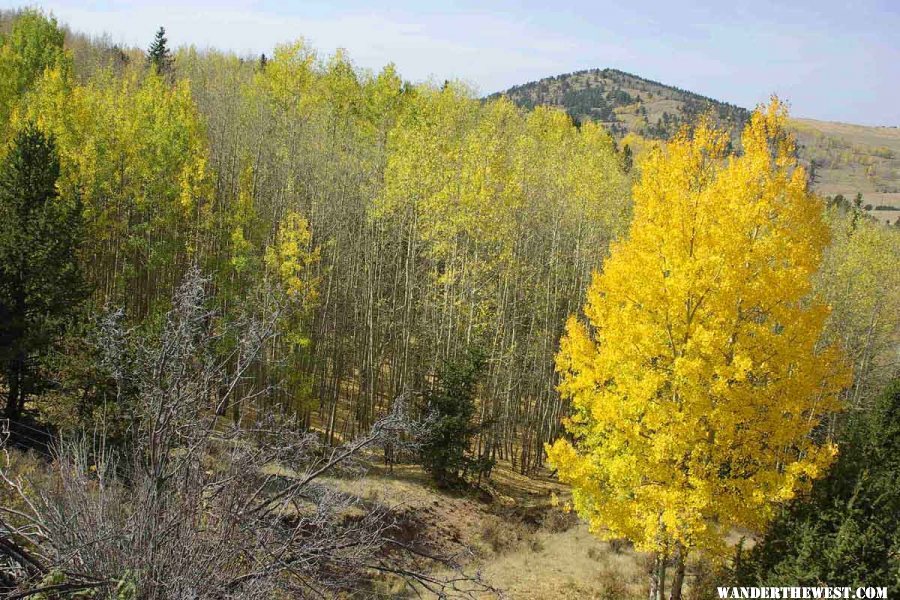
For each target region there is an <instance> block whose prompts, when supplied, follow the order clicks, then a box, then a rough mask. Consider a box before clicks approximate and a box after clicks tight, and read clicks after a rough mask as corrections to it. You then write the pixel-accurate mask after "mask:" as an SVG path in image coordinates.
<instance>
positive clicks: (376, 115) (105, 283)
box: [0, 11, 900, 472]
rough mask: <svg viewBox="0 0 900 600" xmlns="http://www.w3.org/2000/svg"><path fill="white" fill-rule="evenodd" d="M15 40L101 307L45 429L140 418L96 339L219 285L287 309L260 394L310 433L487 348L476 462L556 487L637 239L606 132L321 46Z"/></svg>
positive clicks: (868, 347) (837, 240) (52, 402)
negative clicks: (580, 353)
mask: <svg viewBox="0 0 900 600" xmlns="http://www.w3.org/2000/svg"><path fill="white" fill-rule="evenodd" d="M6 29H8V33H7V34H6V35H4V38H3V45H2V48H0V57H2V62H0V69H2V70H3V72H4V74H5V76H4V78H3V81H4V88H3V90H2V92H3V93H2V102H0V110H2V112H3V114H4V115H6V120H5V121H4V123H3V136H4V139H6V140H12V139H13V137H14V136H15V134H16V132H18V131H21V130H22V129H24V128H26V127H28V126H29V125H30V124H34V125H35V126H36V127H37V128H38V129H39V130H40V131H42V132H44V133H45V134H46V135H47V136H49V137H50V138H52V140H54V144H55V147H56V149H57V152H58V155H59V163H60V170H59V181H58V185H57V188H58V191H59V194H60V199H61V202H64V203H69V204H72V205H74V204H75V203H77V204H78V206H79V207H80V209H79V210H80V211H81V213H82V215H81V216H82V221H83V229H84V231H83V235H81V236H80V238H81V240H82V241H81V242H80V244H79V248H78V251H77V252H76V253H75V256H76V257H77V265H78V268H79V270H80V272H81V273H82V274H83V278H84V282H85V285H86V288H87V289H88V290H90V294H89V296H88V298H87V301H86V303H85V304H84V308H83V310H82V311H81V313H80V316H79V318H78V320H79V321H80V323H81V325H80V326H79V327H75V328H70V329H69V337H68V338H66V339H64V340H62V342H61V343H62V348H63V352H62V353H61V354H60V352H56V353H53V354H52V361H53V364H50V362H48V361H50V360H51V358H49V357H50V356H51V355H50V354H48V355H47V356H45V357H43V358H41V357H37V356H35V357H34V358H35V359H36V360H37V359H38V358H40V361H38V362H41V361H43V362H42V363H41V364H42V366H41V368H40V369H36V370H34V378H38V377H40V378H43V379H44V380H45V381H46V382H48V383H50V384H52V385H50V386H49V388H50V389H49V390H47V391H46V393H42V394H41V395H33V396H32V397H31V398H30V402H31V404H29V405H28V406H29V407H30V408H32V409H33V410H35V411H37V412H38V413H40V414H43V415H45V416H46V417H47V418H51V419H52V420H53V421H54V422H56V423H57V424H58V425H59V426H62V427H67V426H80V425H83V424H85V423H90V422H92V420H93V419H95V418H96V417H98V416H99V414H98V411H100V412H104V411H105V412H108V411H111V410H112V411H113V412H115V411H114V403H113V404H112V405H111V403H110V402H108V398H107V396H106V395H105V392H104V391H103V387H102V386H97V385H96V382H93V381H91V379H90V377H91V375H90V372H91V369H90V368H89V367H88V366H86V365H87V364H88V363H89V361H88V360H87V358H86V357H84V356H81V355H79V351H78V348H80V347H81V344H79V343H78V341H77V340H78V339H80V338H79V336H82V335H84V334H85V330H86V329H88V328H89V325H90V322H91V321H92V317H91V315H96V314H99V313H101V312H102V311H103V310H104V309H105V308H109V307H121V308H123V310H124V312H125V314H126V315H127V319H128V320H129V322H131V323H133V324H135V325H140V326H142V327H145V328H148V329H151V328H152V327H154V326H156V324H157V323H158V321H159V319H160V316H161V315H162V314H164V312H165V311H166V310H167V309H168V308H169V302H170V300H169V299H170V298H171V297H172V293H173V291H174V289H175V288H176V286H177V284H178V282H179V281H180V280H181V279H182V277H183V274H184V273H185V272H186V270H187V269H188V268H189V267H190V266H191V265H197V266H199V267H200V268H201V269H202V271H203V272H204V273H206V274H208V276H210V277H211V278H212V285H213V288H214V301H215V303H216V305H217V308H218V309H219V310H220V312H221V314H222V315H224V317H223V318H224V319H226V320H238V319H242V318H246V317H248V316H251V315H254V314H258V313H259V312H260V311H262V310H265V309H267V308H268V306H267V305H266V303H267V302H273V301H277V302H278V303H279V304H280V305H281V306H283V309H282V312H281V320H280V330H279V332H278V334H277V335H275V336H273V339H272V340H270V342H269V346H268V348H267V351H266V352H265V353H263V354H262V358H261V359H259V360H258V361H257V363H256V364H255V365H254V367H253V369H254V372H253V377H252V378H249V379H248V382H246V383H245V384H243V385H248V386H249V385H257V386H274V387H275V388H276V392H275V393H274V394H273V395H272V397H273V398H274V400H273V402H274V404H277V406H278V409H277V410H279V411H285V412H287V413H288V414H291V415H293V416H295V417H296V418H297V419H298V421H299V422H300V423H301V424H302V425H303V426H312V427H317V428H320V429H321V430H322V431H324V433H325V435H326V436H327V438H328V439H330V440H334V439H339V438H344V437H348V436H353V435H354V434H355V433H357V432H359V431H362V430H365V429H366V428H367V427H368V426H370V425H371V423H372V422H373V421H374V419H375V418H376V417H377V415H379V414H381V413H383V412H384V411H385V410H387V408H388V405H389V404H390V401H391V398H393V397H395V396H397V395H398V394H400V393H402V392H404V391H410V390H417V391H425V390H429V389H431V387H432V386H434V385H435V382H436V375H437V374H438V373H440V372H441V371H442V370H443V369H444V368H445V366H446V364H447V363H448V362H452V361H454V360H458V359H461V358H463V357H464V356H465V355H466V353H467V352H468V351H469V350H471V349H473V348H477V349H479V350H480V351H481V352H482V353H483V354H484V356H485V368H484V369H483V374H482V376H481V381H480V384H481V385H480V387H479V396H480V398H479V403H478V410H477V411H476V417H475V418H476V419H477V421H478V422H477V426H478V432H479V433H478V435H477V436H475V442H474V447H473V449H472V450H473V452H474V453H475V454H476V455H477V456H478V457H479V458H482V459H491V460H493V459H507V460H510V461H512V462H513V463H514V464H515V466H516V467H517V468H519V469H521V470H522V471H524V472H527V471H529V470H531V469H533V468H535V467H538V466H540V465H541V464H542V461H543V446H544V444H545V443H547V442H550V441H552V440H553V439H555V438H556V437H557V435H558V434H559V432H560V425H559V423H560V418H561V417H562V416H564V415H565V414H566V412H567V410H568V409H567V406H566V404H565V403H564V401H562V400H561V399H560V397H559V395H558V393H557V391H556V386H557V376H556V373H555V371H554V366H553V356H554V354H555V353H556V351H557V348H558V340H559V337H560V334H561V332H562V327H563V324H564V322H565V319H566V317H567V315H569V314H572V313H575V312H577V311H578V309H579V306H580V304H581V301H582V298H583V296H584V292H585V289H586V285H587V283H588V281H589V279H590V274H591V272H592V270H594V269H597V268H598V267H599V266H600V265H601V263H602V260H603V257H604V255H605V252H606V248H607V247H608V244H609V242H610V240H612V239H614V238H616V236H618V235H619V234H620V233H621V232H622V231H623V229H624V227H625V225H626V224H627V222H628V220H629V211H630V208H629V207H630V198H629V196H630V193H629V186H630V183H629V176H628V175H627V174H626V173H624V170H623V165H624V164H625V163H626V159H627V162H630V156H624V155H622V154H620V153H617V151H616V148H615V145H614V143H613V141H612V139H611V138H610V136H609V135H608V134H607V133H606V132H605V131H604V130H603V129H602V128H601V127H600V126H598V125H595V124H592V123H584V124H583V125H581V126H580V127H575V126H574V125H573V123H572V121H571V119H570V118H569V117H568V116H567V115H565V113H563V112H561V111H556V110H552V109H548V108H538V109H536V110H534V111H532V112H528V113H526V112H523V111H522V110H520V109H518V108H516V107H515V106H514V105H513V104H512V103H510V102H509V101H507V100H504V99H495V100H491V101H488V102H481V101H479V100H478V99H476V98H475V97H473V95H472V94H471V93H470V92H469V91H468V90H466V89H465V88H463V87H461V86H459V85H457V84H453V83H447V84H445V85H443V86H431V85H422V86H413V85H411V84H409V83H407V82H404V81H403V80H402V79H401V78H400V76H399V75H398V74H397V73H396V71H395V69H394V68H393V67H392V66H390V65H389V66H387V67H385V68H384V69H383V70H382V71H381V72H379V73H367V72H363V71H361V70H359V69H357V68H355V67H354V65H353V64H352V62H350V60H349V59H348V58H347V57H346V56H345V55H343V54H342V53H338V54H336V55H334V56H330V57H325V58H323V57H320V56H318V55H317V54H316V53H315V52H314V51H313V50H312V49H310V48H309V47H308V46H306V45H305V44H304V43H302V42H296V43H293V44H288V45H283V46H279V47H278V48H276V50H275V52H274V54H273V55H272V56H271V57H266V56H262V57H260V58H258V59H257V58H253V59H248V58H242V57H238V56H236V55H233V54H227V53H220V52H215V51H205V52H200V51H197V50H194V49H190V48H189V49H182V50H179V51H178V52H177V53H174V54H173V53H171V51H170V50H169V49H168V47H167V46H166V41H165V38H164V36H160V37H158V39H157V40H156V41H155V42H154V50H153V52H152V60H151V59H150V58H147V57H145V56H144V54H142V53H139V52H137V51H134V50H127V49H124V50H123V49H121V48H118V47H115V46H113V45H110V44H108V43H106V42H104V41H103V40H99V41H98V40H86V39H85V38H83V37H78V36H73V35H71V34H69V35H68V37H67V35H66V34H65V33H64V32H63V31H62V30H61V29H60V28H59V26H58V25H57V24H56V23H55V21H53V20H52V19H49V18H47V17H45V16H43V15H41V14H39V13H36V12H33V11H26V12H24V13H21V14H19V15H18V16H17V17H16V18H15V19H14V20H13V21H12V22H11V24H10V25H9V26H8V27H6ZM160 38H161V39H160ZM67 40H69V41H67ZM69 46H73V47H74V49H73V48H70V47H69ZM88 48H90V49H91V51H88ZM75 56H78V57H80V58H79V60H77V61H76V60H74V58H73V57H75ZM858 212H859V211H858V210H856V209H848V208H847V207H843V208H839V207H835V208H833V209H832V210H831V212H830V220H831V225H832V231H833V234H834V242H833V243H832V244H831V246H830V247H829V250H828V255H827V257H826V261H825V267H824V269H823V271H822V273H821V276H820V280H819V284H818V287H819V291H820V293H822V294H824V295H825V297H826V299H827V300H828V301H829V303H830V304H831V305H832V307H833V309H834V310H833V313H832V316H831V322H830V325H829V329H828V330H827V335H828V336H831V337H833V338H835V339H839V340H840V341H841V342H842V343H843V344H844V345H845V346H846V348H847V350H848V353H849V355H850V356H851V357H852V358H853V360H854V366H855V373H856V378H855V383H854V387H853V390H852V392H851V399H852V402H853V404H854V405H860V404H864V403H865V402H866V401H867V399H869V398H871V397H872V394H873V393H874V390H876V389H877V387H878V385H879V384H880V383H883V382H884V381H886V380H887V379H889V378H890V376H891V375H892V374H893V373H895V372H896V360H895V357H894V356H893V355H892V353H891V348H892V345H891V344H892V343H894V340H895V337H894V336H896V333H897V315H898V314H900V310H898V309H900V307H898V299H897V294H896V293H894V290H896V289H897V273H896V269H894V268H893V267H894V266H895V265H896V256H897V254H898V243H897V236H896V235H895V234H894V232H890V231H883V230H882V229H880V228H878V227H875V226H873V225H872V224H870V223H868V222H866V220H865V219H860V218H859V214H858ZM891 257H894V258H891ZM272 298H274V300H273V299H272ZM59 347H60V346H59V345H57V348H59ZM81 354H83V352H82V353H81ZM75 355H78V356H77V357H75ZM60 356H62V357H64V358H65V359H66V360H62V359H61V358H60ZM76 358H77V360H76ZM29 360H30V359H29ZM61 361H62V363H64V365H65V366H61ZM67 361H68V362H67ZM8 385H9V384H8V382H4V386H6V387H8ZM36 389H37V388H36ZM111 406H112V408H111ZM271 408H272V410H276V409H275V407H274V405H273V406H272V407H271ZM219 410H220V412H221V413H222V414H227V415H229V416H230V417H231V418H233V419H239V418H241V409H240V407H238V406H230V407H229V406H223V407H219Z"/></svg>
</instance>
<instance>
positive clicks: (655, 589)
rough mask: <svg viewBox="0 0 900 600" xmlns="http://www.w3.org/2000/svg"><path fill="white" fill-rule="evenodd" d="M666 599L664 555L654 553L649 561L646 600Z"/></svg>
mask: <svg viewBox="0 0 900 600" xmlns="http://www.w3.org/2000/svg"><path fill="white" fill-rule="evenodd" d="M665 597H666V555H665V553H663V552H654V553H653V555H652V559H651V561H650V593H649V594H648V595H647V600H665Z"/></svg>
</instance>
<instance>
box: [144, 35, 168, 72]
mask: <svg viewBox="0 0 900 600" xmlns="http://www.w3.org/2000/svg"><path fill="white" fill-rule="evenodd" d="M147 62H148V64H149V65H150V66H151V67H152V68H153V69H154V70H156V72H157V73H159V74H160V75H165V74H167V73H170V72H171V71H172V63H173V58H172V52H171V50H169V40H168V39H167V38H166V28H165V27H162V26H160V28H159V29H158V30H157V31H156V37H154V38H153V43H152V44H150V47H149V48H148V49H147Z"/></svg>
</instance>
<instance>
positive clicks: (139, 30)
mask: <svg viewBox="0 0 900 600" xmlns="http://www.w3.org/2000/svg"><path fill="white" fill-rule="evenodd" d="M25 1H26V3H30V4H31V5H35V4H36V5H37V6H39V7H41V8H43V9H44V10H45V11H49V12H52V13H53V14H54V15H55V16H56V17H57V19H59V20H60V21H61V22H63V23H66V24H68V25H69V26H71V27H72V28H73V29H75V30H78V31H82V32H84V33H89V34H96V35H100V34H104V33H106V34H108V35H109V36H110V38H111V40H112V41H113V42H117V43H123V44H126V45H134V46H139V47H142V48H146V47H147V46H148V45H149V44H150V42H151V40H152V38H153V35H154V33H155V31H156V29H157V28H158V27H159V26H160V25H163V26H165V28H166V32H167V35H168V38H169V41H170V43H171V44H172V45H174V46H179V45H195V46H197V47H199V48H205V47H215V48H219V49H228V50H233V51H236V52H238V53H241V54H244V53H246V54H251V53H252V54H255V55H258V54H260V53H263V52H265V53H267V54H271V51H272V48H273V47H274V46H275V45H277V44H279V43H283V42H288V41H291V40H295V39H297V38H299V37H303V38H305V39H306V40H307V41H308V42H309V43H310V44H311V45H312V46H313V47H314V48H316V49H317V50H318V51H319V52H321V53H322V54H323V55H327V54H330V53H331V52H333V51H334V50H335V49H337V48H343V49H345V50H346V51H347V52H348V53H349V55H350V58H351V59H352V60H353V61H354V62H355V63H356V65H357V66H359V67H361V68H366V69H372V70H378V69H380V68H381V67H383V66H384V65H385V64H387V63H389V62H393V63H394V64H396V65H397V68H398V69H399V71H400V73H401V74H402V75H403V77H404V78H406V79H409V80H412V81H424V80H434V81H443V80H445V79H461V80H464V81H466V82H468V83H469V84H471V85H472V86H474V87H475V89H477V90H478V91H480V92H481V93H483V94H488V93H492V92H495V91H500V90H503V89H506V88H508V87H510V86H513V85H516V84H519V83H525V82H528V81H533V80H535V79H540V78H542V77H546V76H551V75H557V74H560V73H568V72H572V71H577V70H581V69H591V68H606V67H612V68H617V69H621V70H623V71H627V72H629V73H634V74H636V75H640V76H642V77H646V78H649V79H653V80H656V81H659V82H661V83H665V84H669V85H676V86H678V87H681V88H684V89H687V90H691V91H694V92H698V93H701V94H703V95H706V96H710V97H712V98H716V99H719V100H724V101H727V102H731V103H733V104H737V105H739V106H743V107H747V108H753V107H754V106H755V105H757V104H758V103H760V102H764V101H765V100H766V99H767V98H768V97H769V96H770V95H771V94H773V93H776V94H778V95H779V96H781V97H782V98H784V99H786V100H787V101H788V102H789V103H790V105H791V112H792V114H793V115H794V116H798V117H807V118H814V119H823V120H831V121H844V122H849V123H860V124H865V125H891V126H898V125H900V0H857V1H839V0H818V1H809V0H779V1H771V0H755V1H753V2H744V1H743V0H717V1H709V0H680V1H679V0H642V1H634V0H631V1H623V2H609V1H605V0H594V1H591V0H575V1H565V0H542V1H534V0H524V1H520V2H512V1H507V0H494V1H492V0H482V1H480V2H479V1H475V0H463V1H458V2H451V1H448V0H434V1H428V0H418V1H407V0H399V1H394V2H388V1H384V0H369V1H368V2H366V1H359V0H355V1H354V0H351V1H344V2H338V1H333V2H321V1H316V0H307V1H301V0H280V1H278V0H179V1H175V0H157V1H153V0H47V1H45V2H40V1H39V0H25ZM21 5H22V2H10V1H9V0H0V7H3V8H13V7H18V6H21Z"/></svg>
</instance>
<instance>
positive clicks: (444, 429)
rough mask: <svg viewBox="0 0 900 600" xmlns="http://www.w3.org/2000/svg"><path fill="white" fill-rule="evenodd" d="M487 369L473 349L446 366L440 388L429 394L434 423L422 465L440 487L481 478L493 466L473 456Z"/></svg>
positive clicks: (429, 408)
mask: <svg viewBox="0 0 900 600" xmlns="http://www.w3.org/2000/svg"><path fill="white" fill-rule="evenodd" d="M484 366H485V359H484V354H483V353H482V352H480V351H478V350H471V349H470V350H469V351H467V352H466V354H465V355H464V356H463V357H462V358H460V359H457V360H454V361H449V362H448V363H447V364H446V365H445V366H444V368H443V371H442V372H441V375H440V379H439V382H438V385H437V388H436V389H435V390H434V391H433V392H431V393H430V394H428V397H427V401H428V414H429V417H430V419H431V423H432V424H431V427H430V430H429V433H428V435H427V437H426V440H425V443H424V444H423V445H422V451H421V452H422V465H423V466H424V467H425V470H426V471H428V472H429V473H430V474H431V476H432V477H433V478H434V480H435V482H436V483H437V484H438V485H441V486H454V485H459V484H461V483H463V482H464V481H465V480H466V478H467V477H468V476H474V477H477V478H479V479H480V477H481V476H482V475H483V474H484V473H485V472H487V471H489V470H490V468H491V466H492V464H491V462H490V461H489V460H486V459H481V458H479V457H476V456H472V455H471V454H470V446H471V442H472V438H473V437H474V436H475V434H477V433H478V432H479V429H480V427H479V425H477V424H476V420H475V399H476V393H477V390H478V378H479V377H480V376H481V374H482V373H483V371H484Z"/></svg>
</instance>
